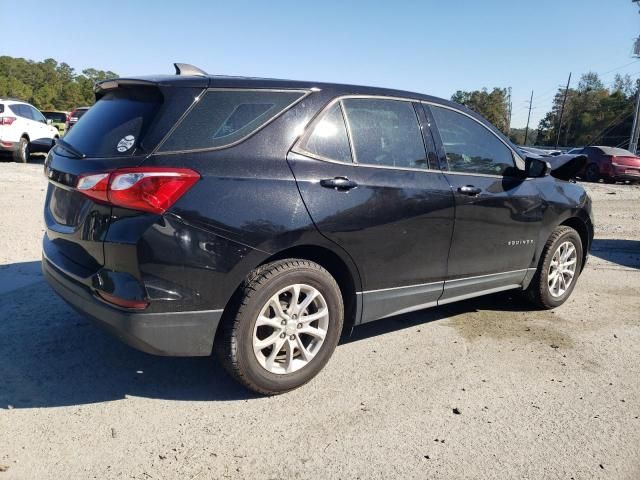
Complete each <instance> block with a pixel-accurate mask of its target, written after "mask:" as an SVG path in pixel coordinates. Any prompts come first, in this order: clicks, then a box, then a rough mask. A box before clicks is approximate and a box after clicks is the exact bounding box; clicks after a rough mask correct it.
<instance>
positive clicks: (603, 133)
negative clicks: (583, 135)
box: [589, 111, 633, 145]
mask: <svg viewBox="0 0 640 480" xmlns="http://www.w3.org/2000/svg"><path fill="white" fill-rule="evenodd" d="M623 115H624V117H623ZM631 115H633V112H628V113H627V114H626V115H625V112H624V111H623V112H622V113H621V114H620V115H618V116H617V117H616V118H614V119H613V120H612V121H611V123H609V125H607V126H606V127H605V128H604V130H602V132H600V133H599V134H598V135H597V136H595V137H594V138H593V139H592V140H591V141H590V142H589V145H593V144H594V143H595V142H596V141H598V140H600V139H601V138H603V137H604V136H605V135H606V134H607V133H609V132H610V131H611V130H613V129H614V128H616V127H618V126H620V125H621V124H622V123H623V122H624V121H626V120H627V118H629V117H630V116H631ZM621 117H622V119H621ZM616 122H617V123H616Z"/></svg>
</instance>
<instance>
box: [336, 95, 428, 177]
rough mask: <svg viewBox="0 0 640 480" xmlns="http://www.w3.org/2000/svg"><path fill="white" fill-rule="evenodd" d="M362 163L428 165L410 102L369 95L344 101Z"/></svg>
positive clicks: (357, 152)
mask: <svg viewBox="0 0 640 480" xmlns="http://www.w3.org/2000/svg"><path fill="white" fill-rule="evenodd" d="M343 105H344V109H345V117H346V119H347V122H348V124H349V128H350V133H351V136H352V142H353V147H354V150H355V157H356V160H357V161H358V163H365V164H369V165H380V166H389V167H401V168H407V167H409V168H427V166H428V165H427V158H426V152H425V149H424V143H423V141H422V134H421V132H420V127H419V125H418V117H417V116H416V112H415V110H414V109H413V105H412V104H411V103H410V102H404V101H399V100H383V99H379V100H378V99H369V98H349V99H345V100H344V101H343Z"/></svg>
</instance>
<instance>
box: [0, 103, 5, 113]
mask: <svg viewBox="0 0 640 480" xmlns="http://www.w3.org/2000/svg"><path fill="white" fill-rule="evenodd" d="M0 113H4V104H2V103H0Z"/></svg>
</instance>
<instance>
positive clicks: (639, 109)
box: [629, 84, 640, 153]
mask: <svg viewBox="0 0 640 480" xmlns="http://www.w3.org/2000/svg"><path fill="white" fill-rule="evenodd" d="M636 85H637V84H636ZM639 116H640V88H638V93H637V94H636V108H635V113H634V115H633V127H631V138H630V139H629V151H630V152H631V153H636V152H637V151H638V137H640V119H639V118H638V117H639Z"/></svg>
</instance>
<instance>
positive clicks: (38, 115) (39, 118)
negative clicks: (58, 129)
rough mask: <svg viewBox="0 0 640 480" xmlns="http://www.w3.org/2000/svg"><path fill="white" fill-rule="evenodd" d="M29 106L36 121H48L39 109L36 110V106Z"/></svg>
mask: <svg viewBox="0 0 640 480" xmlns="http://www.w3.org/2000/svg"><path fill="white" fill-rule="evenodd" d="M27 108H28V109H29V110H30V112H31V118H33V119H34V120H35V121H36V122H42V123H47V120H46V119H45V118H44V115H42V114H41V113H40V112H39V111H38V110H36V109H35V108H34V107H31V106H28V107H27Z"/></svg>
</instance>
